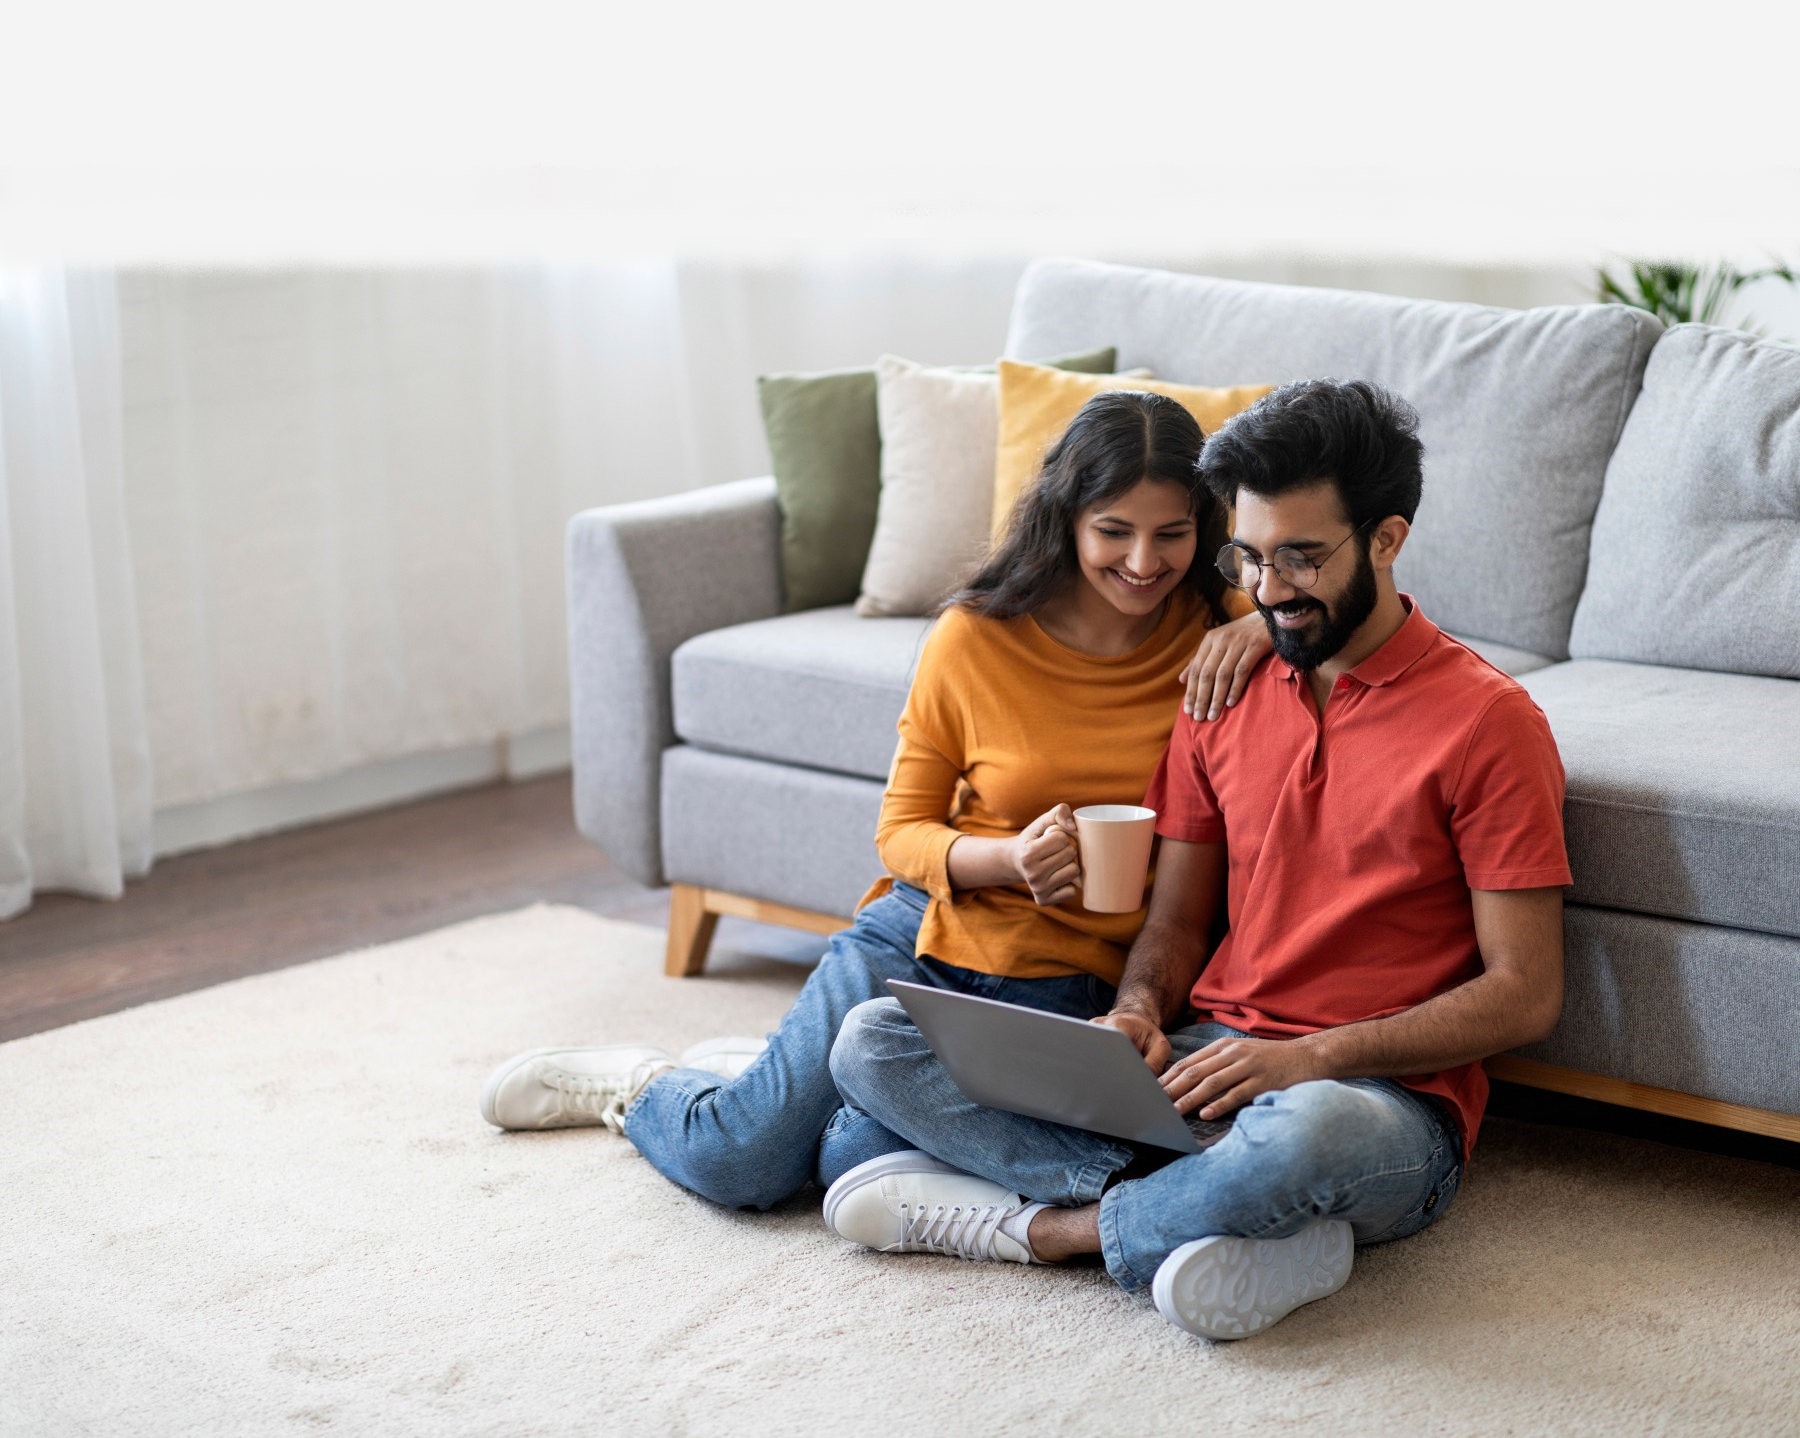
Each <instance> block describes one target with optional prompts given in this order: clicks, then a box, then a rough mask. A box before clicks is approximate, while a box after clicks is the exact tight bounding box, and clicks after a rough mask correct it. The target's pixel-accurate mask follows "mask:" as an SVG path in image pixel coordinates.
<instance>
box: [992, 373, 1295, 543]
mask: <svg viewBox="0 0 1800 1438" xmlns="http://www.w3.org/2000/svg"><path fill="white" fill-rule="evenodd" d="M1274 388H1275V386H1274V385H1272V384H1240V385H1233V386H1231V387H1230V388H1229V389H1202V388H1200V387H1199V386H1197V385H1191V384H1168V383H1166V382H1165V381H1163V380H1154V379H1134V378H1132V377H1131V376H1130V375H1122V374H1070V373H1069V372H1068V371H1067V370H1059V369H1046V368H1045V367H1044V366H1043V365H1035V364H1020V363H1019V362H1018V361H1017V360H1001V361H1000V444H999V450H998V453H997V454H996V456H995V462H994V527H993V534H994V537H995V538H996V539H997V538H999V536H1000V532H1001V531H1002V530H1003V529H1005V528H1006V521H1007V519H1008V517H1009V516H1010V515H1011V514H1012V507H1013V501H1014V500H1016V499H1017V498H1018V497H1019V492H1020V491H1021V490H1022V489H1024V488H1025V486H1026V485H1028V484H1030V483H1031V481H1032V480H1033V479H1035V478H1037V472H1038V469H1039V468H1040V467H1041V466H1042V465H1043V462H1044V452H1045V451H1046V450H1048V449H1049V448H1050V446H1051V445H1052V444H1054V443H1056V441H1057V440H1058V439H1060V438H1062V432H1063V431H1064V430H1065V429H1067V428H1068V427H1069V421H1070V420H1072V419H1074V418H1075V415H1076V412H1077V411H1078V410H1080V408H1081V407H1082V406H1083V405H1084V404H1086V403H1087V402H1088V401H1089V400H1090V399H1092V398H1093V397H1094V396H1095V395H1097V394H1100V393H1102V392H1103V391H1106V390H1109V389H1140V390H1149V391H1150V392H1151V393H1152V394H1166V395H1167V396H1168V397H1169V398H1170V399H1172V400H1176V401H1178V402H1179V403H1180V404H1181V405H1182V406H1183V407H1184V408H1185V409H1186V410H1187V412H1188V413H1189V414H1191V415H1193V417H1194V418H1195V419H1196V420H1198V421H1199V422H1200V428H1201V430H1202V432H1204V433H1206V434H1211V433H1212V432H1213V431H1214V430H1215V429H1217V428H1218V427H1219V426H1220V425H1222V424H1224V423H1225V421H1226V420H1228V419H1230V418H1231V417H1232V415H1234V414H1236V413H1237V412H1238V411H1239V410H1241V409H1248V408H1249V407H1250V406H1251V405H1253V404H1254V403H1256V401H1257V400H1259V399H1261V398H1262V397H1263V396H1264V395H1266V394H1267V393H1268V392H1269V391H1270V390H1272V389H1274Z"/></svg>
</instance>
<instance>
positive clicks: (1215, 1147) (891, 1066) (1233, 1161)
mask: <svg viewBox="0 0 1800 1438" xmlns="http://www.w3.org/2000/svg"><path fill="white" fill-rule="evenodd" d="M1234 1036H1238V1030H1236V1029H1230V1028H1227V1027H1225V1025H1223V1024H1212V1023H1206V1024H1195V1025H1193V1026H1192V1027H1190V1028H1184V1029H1180V1030H1177V1031H1175V1032H1173V1033H1171V1034H1170V1035H1169V1043H1170V1045H1171V1047H1172V1048H1173V1049H1174V1051H1175V1055H1174V1056H1175V1057H1176V1058H1178V1059H1179V1058H1185V1057H1186V1056H1187V1055H1188V1054H1191V1053H1194V1052H1195V1051H1197V1050H1199V1049H1201V1048H1204V1047H1205V1046H1206V1045H1207V1044H1209V1043H1211V1042H1212V1041H1213V1040H1214V1039H1219V1038H1227V1037H1234ZM831 1071H832V1075H833V1077H834V1078H835V1079H836V1080H837V1086H838V1089H839V1091H840V1092H841V1093H842V1094H843V1096H844V1099H845V1101H846V1102H847V1104H848V1105H849V1106H850V1111H849V1113H848V1114H847V1115H846V1116H845V1117H844V1118H843V1119H840V1120H839V1123H840V1125H841V1126H843V1127H844V1128H845V1129H847V1130H849V1131H854V1132H856V1133H857V1134H858V1138H859V1142H861V1143H862V1144H863V1145H864V1146H866V1147H869V1148H870V1149H871V1150H872V1151H873V1152H891V1151H893V1150H895V1149H897V1148H901V1147H906V1148H919V1149H923V1150H925V1151H926V1152H927V1153H930V1154H932V1155H934V1156H936V1157H937V1158H940V1159H942V1160H944V1161H945V1162H946V1163H950V1164H954V1165H955V1166H956V1167H957V1168H960V1169H964V1170H966V1171H967V1172H969V1173H976V1174H980V1175H981V1176H982V1177H983V1178H988V1179H993V1180H994V1181H995V1182H997V1183H1003V1184H1005V1185H1006V1186H1007V1187H1008V1188H1010V1189H1013V1190H1014V1191H1015V1192H1018V1193H1022V1194H1024V1195H1025V1196H1026V1197H1027V1198H1031V1199H1036V1200H1038V1201H1039V1202H1042V1203H1050V1204H1057V1205H1060V1206H1063V1207H1075V1206H1079V1205H1083V1204H1090V1203H1094V1202H1096V1201H1098V1203H1099V1205H1100V1215H1099V1216H1100V1242H1101V1252H1102V1254H1103V1256H1104V1257H1105V1259H1106V1267H1107V1271H1108V1272H1109V1273H1111V1274H1112V1276H1113V1278H1114V1279H1116V1280H1117V1281H1118V1283H1119V1284H1120V1286H1121V1287H1123V1288H1126V1289H1132V1290H1135V1289H1139V1288H1143V1287H1145V1286H1146V1285H1148V1284H1149V1283H1150V1281H1151V1280H1152V1279H1153V1278H1155V1276H1156V1270H1157V1268H1158V1266H1160V1265H1161V1263H1162V1261H1163V1260H1164V1259H1165V1258H1167V1257H1168V1256H1169V1254H1170V1253H1172V1252H1174V1250H1175V1249H1177V1248H1179V1247H1180V1246H1181V1245H1182V1244H1184V1243H1187V1242H1188V1241H1189V1240H1191V1239H1196V1238H1206V1237H1209V1236H1212V1235H1215V1234H1225V1235H1230V1236H1233V1237H1238V1238H1285V1237H1287V1236H1288V1235H1289V1234H1292V1233H1297V1232H1299V1230H1300V1229H1302V1228H1304V1227H1305V1226H1306V1225H1307V1224H1309V1223H1312V1222H1314V1221H1315V1220H1317V1219H1322V1218H1341V1219H1344V1220H1346V1221H1348V1222H1349V1224H1350V1226H1351V1228H1352V1229H1353V1231H1354V1232H1355V1235H1356V1241H1357V1242H1358V1243H1380V1242H1384V1241H1385V1240H1387V1239H1392V1238H1404V1237H1406V1236H1407V1235H1408V1234H1411V1233H1416V1232H1418V1231H1419V1230H1420V1229H1421V1228H1424V1227H1425V1226H1426V1225H1427V1224H1429V1223H1432V1222H1433V1221H1435V1220H1436V1219H1438V1218H1440V1217H1442V1216H1443V1213H1444V1210H1445V1209H1446V1208H1448V1207H1449V1206H1450V1200H1451V1199H1452V1198H1453V1197H1454V1196H1455V1194H1456V1188H1457V1184H1458V1183H1459V1182H1460V1180H1461V1177H1462V1146H1461V1142H1460V1140H1459V1139H1458V1137H1457V1133H1456V1127H1455V1125H1454V1124H1453V1123H1452V1122H1451V1120H1450V1118H1449V1117H1448V1115H1447V1114H1446V1113H1445V1112H1444V1111H1443V1110H1441V1109H1440V1108H1438V1107H1437V1105H1436V1104H1434V1103H1433V1102H1432V1101H1431V1100H1429V1099H1427V1098H1424V1097H1422V1096H1421V1095H1419V1094H1417V1093H1414V1092H1412V1091H1411V1090H1409V1089H1405V1088H1402V1087H1401V1086H1400V1085H1399V1084H1397V1083H1394V1082H1393V1081H1392V1080H1389V1079H1345V1080H1321V1081H1317V1082H1312V1083H1302V1084H1295V1085H1294V1086H1293V1087H1292V1088H1289V1089H1282V1090H1280V1091H1279V1092H1275V1093H1265V1094H1259V1095H1257V1097H1256V1098H1255V1100H1253V1101H1252V1102H1251V1103H1249V1104H1247V1105H1245V1106H1244V1107H1243V1108H1241V1109H1239V1110H1238V1112H1237V1114H1236V1116H1235V1119H1234V1121H1233V1123H1232V1125H1231V1128H1230V1130H1229V1131H1228V1132H1227V1133H1226V1135H1225V1136H1224V1137H1223V1138H1221V1139H1219V1141H1218V1142H1216V1143H1214V1144H1212V1145H1211V1146H1210V1147H1208V1148H1206V1149H1204V1150H1202V1151H1201V1152H1199V1153H1196V1154H1188V1155H1185V1156H1183V1157H1180V1158H1176V1159H1174V1160H1173V1161H1172V1162H1170V1163H1168V1164H1166V1165H1164V1166H1163V1167H1161V1168H1158V1169H1156V1170H1155V1171H1154V1172H1152V1173H1150V1174H1149V1175H1148V1176H1147V1177H1143V1178H1130V1179H1126V1180H1124V1181H1122V1182H1115V1181H1113V1180H1114V1176H1115V1175H1116V1174H1118V1173H1119V1172H1120V1171H1121V1170H1122V1169H1124V1168H1125V1167H1126V1165H1128V1164H1129V1163H1131V1161H1132V1160H1133V1159H1134V1158H1136V1157H1137V1156H1138V1152H1139V1151H1138V1150H1136V1149H1134V1148H1133V1147H1132V1146H1131V1145H1130V1144H1127V1143H1124V1142H1122V1141H1120V1140H1116V1139H1109V1138H1103V1137H1102V1136H1101V1135H1099V1134H1094V1133H1088V1132H1086V1131H1085V1130H1082V1129H1078V1128H1070V1127H1067V1126H1066V1125H1063V1124H1057V1123H1046V1122H1044V1121H1043V1120H1041V1119H1035V1118H1026V1117H1024V1116H1023V1115H1021V1114H1015V1113H1007V1112H1005V1111H1004V1110H1001V1109H996V1108H985V1107H983V1106H982V1105H980V1104H976V1103H971V1102H970V1101H969V1100H968V1099H966V1098H964V1097H963V1095H962V1092H961V1091H960V1090H959V1089H958V1088H957V1087H956V1084H955V1083H954V1082H953V1081H952V1080H951V1078H950V1075H949V1074H948V1073H947V1072H946V1071H945V1069H944V1066H943V1065H942V1064H941V1063H940V1062H939V1061H938V1058H937V1055H936V1054H934V1053H933V1052H932V1051H931V1046H930V1045H929V1044H927V1043H926V1042H925V1040H924V1037H923V1036H922V1035H921V1034H920V1033H919V1030H918V1029H917V1028H916V1027H915V1026H914V1024H913V1022H912V1020H911V1019H909V1018H908V1017H907V1016H906V1011H905V1010H904V1009H902V1008H901V1007H900V1005H899V1004H898V1003H896V1002H894V1001H893V1000H892V999H876V1000H873V1001H871V1002H869V1003H867V1004H864V1005H862V1006H860V1007H859V1008H858V1009H857V1010H856V1011H855V1012H854V1013H852V1014H850V1015H849V1016H848V1018H847V1019H846V1020H845V1022H844V1024H843V1026H842V1029H841V1031H840V1033H839V1036H838V1041H837V1044H836V1046H835V1047H834V1049H833V1050H832V1055H831ZM881 1129H886V1130H887V1131H888V1132H889V1133H890V1134H891V1135H892V1137H890V1138H887V1139H885V1140H884V1139H883V1138H882V1137H881V1136H880V1134H879V1132H878V1130H881ZM1159 1152H1160V1151H1159Z"/></svg>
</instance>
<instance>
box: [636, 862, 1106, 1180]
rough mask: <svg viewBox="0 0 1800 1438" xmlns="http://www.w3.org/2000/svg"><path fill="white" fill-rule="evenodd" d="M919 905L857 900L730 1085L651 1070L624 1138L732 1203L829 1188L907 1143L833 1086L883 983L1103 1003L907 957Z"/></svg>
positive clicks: (1064, 1008) (1078, 986)
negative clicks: (858, 1013)
mask: <svg viewBox="0 0 1800 1438" xmlns="http://www.w3.org/2000/svg"><path fill="white" fill-rule="evenodd" d="M925 903H926V896H925V894H924V893H923V892H921V891H920V890H918V889H915V888H913V887H911V886H910V885H907V884H895V885H894V887H893V888H892V890H890V891H889V892H888V893H887V894H884V895H883V896H882V897H881V898H879V899H877V900H875V902H874V903H872V904H868V905H865V906H864V908H863V909H862V911H861V912H860V913H859V914H857V916H856V921H855V923H854V924H853V925H852V926H851V927H850V928H848V929H845V930H844V931H843V932H842V933H839V934H835V935H833V936H832V940H831V946H830V948H828V949H827V950H826V952H825V957H824V958H823V959H821V960H820V961H819V966H818V967H817V968H816V969H814V970H813V972H812V974H811V975H810V976H809V977H808V978H807V980H806V985H805V987H804V988H802V989H801V990H800V993H799V995H798V997H796V998H795V1000H794V1006H793V1007H792V1008H791V1009H789V1010H788V1012H787V1016H786V1017H785V1018H783V1019H782V1021H781V1027H780V1028H778V1029H776V1030H775V1032H774V1033H772V1034H770V1035H769V1046H768V1048H767V1049H765V1050H764V1051H763V1053H762V1054H761V1055H760V1056H758V1058H757V1060H756V1062H755V1063H753V1064H751V1065H750V1067H749V1068H747V1069H745V1070H744V1072H743V1073H742V1074H740V1075H739V1076H738V1077H737V1078H735V1079H733V1080H732V1081H731V1082H730V1083H726V1082H725V1081H724V1080H722V1079H720V1078H719V1077H718V1075H716V1074H709V1073H702V1072H701V1071H699V1070H698V1069H672V1070H670V1071H668V1072H666V1073H663V1074H659V1075H658V1076H657V1077H656V1078H654V1079H652V1080H651V1081H650V1083H648V1084H647V1085H645V1087H644V1091H643V1093H641V1094H640V1095H638V1097H637V1099H636V1101H635V1102H634V1103H633V1104H632V1106H631V1108H630V1110H629V1111H628V1112H627V1113H626V1115H625V1136H626V1137H627V1138H629V1139H630V1140H631V1141H632V1143H634V1144H636V1145H637V1148H638V1151H639V1152H641V1153H642V1154H643V1155H644V1157H645V1158H647V1159H649V1160H650V1162H651V1163H653V1164H655V1165H656V1167H657V1168H658V1169H659V1170H660V1171H661V1172H662V1173H663V1174H665V1175H666V1176H667V1177H669V1178H672V1179H674V1180H675V1182H676V1183H679V1184H681V1185H682V1186H683V1187H685V1188H691V1189H692V1190H694V1192H696V1193H698V1194H702V1195H704V1196H705V1197H707V1198H710V1199H712V1200H713V1201H714V1202H715V1203H722V1204H726V1205H728V1206H729V1207H732V1208H769V1207H771V1206H772V1205H774V1204H776V1203H779V1202H780V1201H781V1200H782V1199H784V1198H786V1197H787V1196H788V1195H789V1194H791V1193H794V1192H795V1191H796V1190H798V1189H800V1188H802V1187H804V1186H805V1184H806V1183H807V1181H808V1180H809V1179H816V1180H817V1181H818V1182H819V1183H820V1184H821V1185H826V1186H829V1185H830V1184H831V1182H832V1181H833V1180H834V1179H836V1178H837V1177H838V1176H839V1175H840V1174H842V1173H845V1172H847V1171H848V1170H849V1169H851V1168H854V1167H855V1166H856V1165H857V1164H859V1163H861V1162H862V1161H863V1160H864V1159H869V1158H875V1157H877V1156H879V1155H881V1154H884V1153H891V1152H893V1151H894V1150H896V1149H903V1148H910V1147H911V1145H910V1144H908V1143H907V1142H905V1141H904V1140H902V1139H899V1138H896V1137H895V1136H894V1135H893V1134H892V1133H890V1132H889V1131H888V1130H887V1129H886V1128H884V1127H883V1126H882V1125H880V1124H878V1123H874V1122H871V1121H870V1120H868V1119H867V1118H865V1117H864V1116H863V1115H861V1114H856V1113H848V1112H841V1110H842V1105H843V1101H842V1100H841V1099H840V1098H839V1097H838V1091H837V1086H836V1085H835V1084H834V1083H833V1082H832V1081H831V1070H830V1063H829V1060H830V1055H831V1045H832V1041H833V1040H834V1039H836V1038H837V1033H838V1026H839V1025H840V1024H841V1023H842V1022H843V1020H844V1015H845V1014H847V1013H849V1012H850V1011H851V1010H852V1009H853V1008H855V1007H856V1006H857V1005H858V1004H860V1003H863V1002H864V1001H865V1000H868V999H871V998H874V997H876V996H885V995H886V994H887V992H888V989H887V984H886V981H887V980H888V979H905V980H908V981H909V982H912V983H915V984H931V985H933V986H935V987H937V988H944V989H955V990H958V991H960V992H962V993H971V994H978V995H981V996H982V997H984V998H992V999H1002V1000H1004V1001H1006V1002H1007V1003H1014V1004H1024V1005H1027V1006H1029V1007H1031V1008H1038V1009H1047V1010H1049V1011H1050V1012H1052V1013H1059V1014H1069V1015H1072V1016H1074V1017H1076V1018H1084V1019H1085V1018H1091V1017H1092V1016H1093V1015H1095V1014H1100V1013H1105V1012H1106V1011H1107V1010H1108V1009H1109V1008H1111V1007H1112V1000H1113V991H1112V989H1111V988H1109V987H1108V986H1107V985H1106V984H1105V983H1103V982H1101V981H1100V980H1099V979H1096V978H1091V977H1089V976H1088V975H1085V974H1082V975H1077V976H1075V977H1072V978H1059V979H1006V978H999V977H997V976H995V975H993V974H982V973H977V972H975V971H974V970H972V969H959V968H956V967H954V966H952V965H950V964H944V963H939V962H938V961H937V960H936V959H932V958H929V957H924V956H919V957H915V955H914V952H913V949H914V945H915V944H916V943H917V942H918V937H919V924H920V921H921V920H922V919H923V918H924V916H925Z"/></svg>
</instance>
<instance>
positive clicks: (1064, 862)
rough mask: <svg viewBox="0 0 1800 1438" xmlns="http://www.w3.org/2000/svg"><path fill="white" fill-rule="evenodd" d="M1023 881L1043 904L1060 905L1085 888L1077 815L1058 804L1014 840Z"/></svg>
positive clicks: (1017, 863) (1017, 864)
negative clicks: (1076, 834) (1076, 824)
mask: <svg viewBox="0 0 1800 1438" xmlns="http://www.w3.org/2000/svg"><path fill="white" fill-rule="evenodd" d="M1013 857H1014V861H1015V864H1016V867H1017V868H1018V871H1019V879H1020V881H1021V882H1022V883H1025V884H1027V885H1029V886H1030V888H1031V897H1032V898H1034V899H1036V900H1037V901H1038V903H1039V904H1043V905H1050V904H1060V903H1062V902H1064V901H1065V900H1067V899H1072V898H1074V897H1075V894H1076V892H1077V891H1078V890H1079V889H1080V887H1081V856H1080V854H1079V852H1078V851H1077V849H1076V847H1075V811H1074V810H1073V809H1071V808H1070V807H1069V806H1068V805H1067V804H1058V805H1057V806H1056V807H1055V808H1054V809H1052V810H1050V811H1049V812H1048V813H1046V814H1040V815H1038V817H1037V818H1035V819H1033V820H1032V821H1031V822H1030V823H1029V824H1027V825H1026V826H1025V827H1024V828H1023V829H1022V830H1020V831H1019V836H1018V837H1017V838H1016V839H1014V840H1013Z"/></svg>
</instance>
